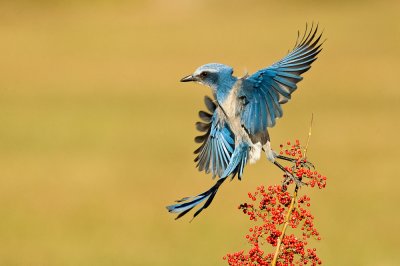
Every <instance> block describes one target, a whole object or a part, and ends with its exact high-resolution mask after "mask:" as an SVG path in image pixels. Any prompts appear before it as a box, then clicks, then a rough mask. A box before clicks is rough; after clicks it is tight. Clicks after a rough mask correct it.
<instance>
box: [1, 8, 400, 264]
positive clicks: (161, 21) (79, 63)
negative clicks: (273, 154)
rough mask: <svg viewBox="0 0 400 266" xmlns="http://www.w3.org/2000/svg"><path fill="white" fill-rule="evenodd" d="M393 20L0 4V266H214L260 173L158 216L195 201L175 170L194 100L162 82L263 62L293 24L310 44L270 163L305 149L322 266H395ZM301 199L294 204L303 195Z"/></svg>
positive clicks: (297, 12)
mask: <svg viewBox="0 0 400 266" xmlns="http://www.w3.org/2000/svg"><path fill="white" fill-rule="evenodd" d="M399 11H400V2H399V1H396V0H393V1H325V2H323V1H301V2H300V1H247V2H245V1H236V0H230V1H211V0H198V1H194V0H191V1H171V0H170V1H162V0H158V1H111V0H110V1H107V0H84V1H78V0H76V1H62V0H55V1H50V0H48V1H45V0H43V1H18V0H17V1H1V2H0V40H1V41H0V265H220V264H223V263H224V262H223V261H222V256H223V255H225V254H226V253H228V252H234V251H238V250H240V249H243V248H245V249H246V248H248V246H247V244H246V241H245V239H244V235H245V233H246V231H247V228H248V226H249V222H248V221H247V218H246V217H245V216H244V215H242V214H241V213H240V211H238V210H237V208H236V207H237V206H238V204H239V203H241V202H243V201H245V200H246V199H247V192H248V191H253V190H254V189H255V187H256V186H257V185H260V184H265V185H269V184H275V183H278V182H280V180H281V179H280V175H281V173H280V172H279V170H278V169H276V168H275V167H274V166H272V165H271V164H269V163H268V162H267V161H266V160H265V159H263V160H262V161H260V162H259V163H258V164H256V165H251V166H249V167H248V168H247V169H246V173H245V177H244V180H243V181H242V182H238V181H237V180H235V181H233V182H231V183H228V184H226V185H224V186H223V188H222V189H221V190H220V192H219V193H218V195H217V197H216V199H215V201H214V203H213V205H212V206H211V207H210V208H209V209H207V210H206V211H205V212H204V213H202V215H201V216H199V217H198V219H195V220H194V221H193V222H192V223H189V220H190V218H189V217H185V218H184V219H182V220H179V221H175V220H174V219H173V218H174V216H172V215H170V214H169V213H167V211H166V210H165V206H166V205H167V204H170V203H172V201H173V200H175V199H178V198H180V197H182V196H189V195H195V194H197V193H199V192H202V191H204V190H206V189H207V188H208V187H210V186H211V185H212V184H213V181H212V180H211V178H210V176H207V175H205V174H203V173H199V172H197V170H196V169H195V165H194V163H193V162H192V160H193V159H194V155H193V154H192V152H193V150H194V149H195V148H196V147H197V146H196V145H195V143H194V142H193V137H194V136H195V134H197V132H196V131H195V128H194V122H195V121H197V111H198V110H199V109H203V96H204V95H205V94H209V93H210V91H209V89H207V88H204V87H202V86H200V85H197V84H182V83H179V82H178V81H179V79H180V78H181V77H182V76H184V75H187V74H190V73H191V72H192V71H193V70H194V69H195V68H197V67H198V66H199V65H202V64H204V63H208V62H222V63H225V64H228V65H231V66H233V67H234V68H235V71H236V72H235V73H236V74H237V75H239V76H240V75H242V74H243V73H244V72H245V71H246V70H247V71H248V72H249V73H252V72H254V71H256V70H258V69H259V68H262V67H266V66H268V65H270V64H271V63H273V62H274V61H276V60H278V59H280V58H281V57H282V56H284V55H285V54H286V52H287V51H288V49H290V48H291V47H292V46H293V44H294V42H295V39H296V35H297V30H304V28H305V23H306V22H312V21H315V22H319V23H320V26H321V28H324V36H325V37H326V38H327V41H326V42H325V44H324V50H323V51H322V53H321V54H320V56H319V59H318V60H317V62H316V63H315V64H314V65H313V68H312V69H311V71H309V72H308V73H306V74H305V78H304V81H302V82H301V83H300V86H299V89H298V91H297V92H296V93H295V95H294V97H293V100H292V101H291V102H290V103H289V104H287V105H285V107H284V111H285V115H284V119H282V120H280V121H278V123H277V126H276V127H275V128H273V129H272V130H271V131H270V134H271V137H272V140H273V146H274V147H275V148H278V145H279V144H280V143H282V142H284V141H286V140H288V139H296V138H299V139H300V140H303V141H305V140H306V137H307V133H308V126H309V121H310V117H311V113H314V116H315V121H314V127H313V135H312V138H311V142H310V150H309V156H310V157H309V158H310V160H312V161H313V162H314V163H315V164H316V165H317V166H318V168H319V170H320V171H321V172H323V173H325V174H326V175H327V176H328V178H329V180H328V187H327V189H326V190H325V191H315V192H310V194H311V195H312V197H313V199H312V210H313V212H314V214H315V217H316V224H317V227H318V228H319V229H320V232H321V234H322V236H323V241H321V242H320V243H318V244H315V246H316V247H317V248H318V253H319V255H320V257H321V258H322V260H323V261H324V263H325V264H326V265H399V263H400V253H399V251H398V248H399V237H400V234H399V232H398V226H399V225H400V215H399V212H398V208H399V207H398V203H399V202H400V194H399V192H398V190H399V185H400V176H399V172H398V166H399V159H400V156H399V148H400V146H399V144H398V141H399V140H398V137H399V130H400V126H399V115H400V89H399V85H398V76H399V73H398V72H399V69H400V68H399V60H400V52H399V47H400V19H399V16H398V14H399ZM304 190H307V189H306V188H305V189H304Z"/></svg>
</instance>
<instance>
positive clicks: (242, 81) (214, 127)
mask: <svg viewBox="0 0 400 266" xmlns="http://www.w3.org/2000/svg"><path fill="white" fill-rule="evenodd" d="M313 28H314V27H313V26H312V27H311V29H310V30H307V27H306V30H305V32H304V35H303V36H302V37H301V40H300V41H299V37H300V36H299V34H298V37H297V41H296V44H295V46H294V48H293V50H292V51H291V52H289V53H288V54H287V55H286V57H284V58H283V59H281V60H280V61H278V62H276V63H274V64H273V65H271V66H270V67H267V68H264V69H261V70H259V71H257V72H256V73H254V74H253V75H251V76H248V75H246V76H244V77H241V78H237V77H235V76H233V75H232V74H233V69H232V68H231V67H229V66H227V65H223V64H219V63H211V64H206V65H203V66H201V67H199V68H198V69H196V70H195V72H194V73H193V74H192V75H189V76H186V77H184V78H182V79H181V82H189V81H194V82H198V83H200V84H203V85H206V86H208V87H210V88H211V90H212V94H213V96H214V100H212V99H211V98H209V97H207V96H206V97H205V105H206V107H207V109H208V111H209V113H208V112H205V111H200V112H199V117H200V118H201V120H202V121H203V122H197V123H196V128H197V129H198V130H199V131H201V132H206V133H205V134H204V135H202V136H198V137H196V138H195V141H196V142H197V143H200V144H201V145H200V147H199V148H198V149H197V150H195V152H194V153H195V154H197V157H196V159H195V162H197V167H198V169H199V171H205V172H206V173H211V174H212V176H213V178H215V177H216V176H217V177H218V180H217V182H216V183H215V185H214V186H212V187H211V188H210V189H209V190H207V191H205V192H203V193H201V194H199V195H197V196H195V197H186V198H183V199H181V200H178V201H177V204H174V205H170V206H167V209H168V211H169V212H171V213H177V214H178V216H177V217H176V219H178V218H180V217H182V216H183V215H185V214H186V213H188V212H189V211H190V210H192V209H193V208H194V207H196V206H200V204H202V205H201V206H200V207H199V209H198V210H197V211H196V212H195V213H194V216H193V218H194V217H196V216H197V215H198V214H200V213H201V212H202V211H203V210H204V209H206V208H207V207H208V206H209V205H210V204H211V202H212V201H213V199H214V197H215V195H216V193H217V191H218V189H219V187H220V186H221V185H222V183H224V181H225V180H226V179H227V178H228V177H229V176H230V177H231V180H232V179H233V178H234V177H235V176H237V177H238V179H239V180H241V178H242V176H243V170H244V167H245V166H246V164H247V163H248V162H250V163H254V162H256V161H257V160H258V159H259V158H260V156H261V152H262V151H264V152H265V153H266V157H267V159H268V160H269V161H270V162H272V163H274V164H275V165H276V166H278V167H279V168H280V169H281V170H282V171H284V172H285V174H286V176H287V178H286V180H285V181H284V183H285V184H286V183H288V182H289V181H290V180H293V181H294V182H296V184H297V185H298V186H300V185H302V183H301V181H300V180H298V179H297V178H295V177H294V176H293V175H291V174H290V173H289V172H287V170H286V169H285V168H284V167H283V166H282V165H281V164H280V163H278V162H277V159H283V160H287V161H293V159H291V158H288V157H284V156H281V155H279V154H277V153H276V152H274V151H273V150H272V148H271V143H270V137H269V134H268V127H273V126H274V125H275V122H276V119H277V118H280V117H282V115H283V111H282V106H281V105H282V104H284V103H286V102H288V101H289V100H290V99H291V94H292V93H293V92H294V91H295V90H296V89H297V85H296V84H297V83H298V82H299V81H301V80H302V79H303V78H302V77H301V74H303V73H304V72H306V71H307V70H309V69H310V68H311V64H312V63H313V62H314V61H315V60H316V59H317V55H318V54H319V53H320V52H321V50H322V48H321V45H322V43H320V39H321V36H322V33H321V34H317V33H318V25H317V26H316V27H315V29H313Z"/></svg>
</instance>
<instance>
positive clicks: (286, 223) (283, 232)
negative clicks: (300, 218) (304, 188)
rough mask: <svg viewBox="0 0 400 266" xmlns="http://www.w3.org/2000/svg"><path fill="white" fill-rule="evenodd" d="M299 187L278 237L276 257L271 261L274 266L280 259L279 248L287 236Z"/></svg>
mask: <svg viewBox="0 0 400 266" xmlns="http://www.w3.org/2000/svg"><path fill="white" fill-rule="evenodd" d="M298 189H299V187H298V186H296V187H295V189H294V192H293V196H292V200H291V202H290V206H289V209H288V212H287V214H286V217H285V223H284V224H283V228H282V233H281V236H280V237H278V242H277V244H276V249H275V254H274V258H273V260H272V263H271V265H272V266H275V265H276V261H277V260H278V255H279V250H280V248H281V245H282V239H283V238H284V237H285V232H286V228H287V226H288V225H289V219H290V215H291V214H292V211H293V209H294V204H295V202H296V199H297V191H298Z"/></svg>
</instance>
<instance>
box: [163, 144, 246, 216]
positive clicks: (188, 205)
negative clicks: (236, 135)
mask: <svg viewBox="0 0 400 266" xmlns="http://www.w3.org/2000/svg"><path fill="white" fill-rule="evenodd" d="M248 152H249V146H248V145H247V144H245V143H240V144H239V145H238V146H237V147H236V148H235V151H234V152H233V154H232V157H231V160H230V161H229V164H228V166H227V167H226V169H225V171H224V173H223V175H222V176H221V178H220V179H218V181H217V183H215V185H214V186H212V187H211V188H210V189H209V190H207V191H206V192H203V193H201V194H200V195H197V196H195V197H186V198H183V199H181V200H178V201H177V202H178V203H177V204H174V205H170V206H167V210H168V211H169V212H171V213H179V215H178V216H177V217H176V218H175V219H179V218H181V217H182V216H183V215H185V214H186V213H188V212H189V211H190V210H192V209H193V208H194V207H196V206H197V205H199V204H200V203H202V202H204V201H205V203H204V204H203V206H202V207H201V208H199V209H198V210H197V211H196V213H195V214H194V215H193V218H194V217H196V216H197V215H199V214H200V212H202V211H203V210H204V209H206V208H207V207H208V206H209V205H210V204H211V202H212V201H213V199H214V197H215V194H217V191H218V189H219V187H220V186H221V185H222V183H223V182H224V181H225V180H226V179H227V177H228V176H230V175H233V176H235V175H236V174H238V175H239V177H241V175H242V174H243V168H244V166H245V164H246V162H247V157H248Z"/></svg>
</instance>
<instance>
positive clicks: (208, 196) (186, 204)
mask: <svg viewBox="0 0 400 266" xmlns="http://www.w3.org/2000/svg"><path fill="white" fill-rule="evenodd" d="M225 180H226V178H223V179H219V180H218V181H217V183H215V185H214V186H212V187H211V188H210V189H209V190H207V191H206V192H203V193H201V194H200V195H197V196H195V197H187V198H183V199H181V200H178V201H177V202H179V203H178V204H174V205H170V206H167V210H168V211H169V212H171V213H179V215H178V216H177V217H176V218H175V220H176V219H179V218H181V217H182V216H183V215H185V214H186V213H188V212H189V211H191V210H192V209H193V208H194V207H196V206H197V205H199V204H200V203H202V202H204V201H206V202H205V203H204V205H203V206H202V207H201V208H199V209H198V210H197V211H196V213H195V214H194V216H193V217H196V216H197V215H199V214H200V212H202V211H203V210H204V209H206V208H207V207H208V206H209V205H210V204H211V202H212V201H213V199H214V197H215V194H217V191H218V189H219V187H220V186H221V185H222V183H223V182H224V181H225Z"/></svg>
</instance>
